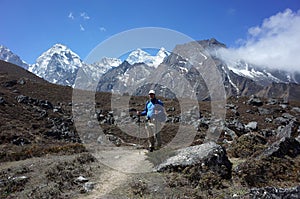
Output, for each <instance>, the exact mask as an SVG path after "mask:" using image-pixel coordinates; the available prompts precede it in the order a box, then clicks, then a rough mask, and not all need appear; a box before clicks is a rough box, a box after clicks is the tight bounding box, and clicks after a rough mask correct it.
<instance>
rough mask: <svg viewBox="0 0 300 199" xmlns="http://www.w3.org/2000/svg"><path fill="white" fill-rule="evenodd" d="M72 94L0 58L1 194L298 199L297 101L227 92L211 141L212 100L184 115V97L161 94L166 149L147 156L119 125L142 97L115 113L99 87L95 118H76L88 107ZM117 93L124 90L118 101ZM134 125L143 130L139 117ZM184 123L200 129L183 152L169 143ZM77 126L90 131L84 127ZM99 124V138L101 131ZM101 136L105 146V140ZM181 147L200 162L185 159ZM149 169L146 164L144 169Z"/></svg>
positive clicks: (186, 127)
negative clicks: (197, 111) (80, 105)
mask: <svg viewBox="0 0 300 199" xmlns="http://www.w3.org/2000/svg"><path fill="white" fill-rule="evenodd" d="M73 94H74V90H72V88H71V87H67V86H59V85H55V84H51V83H48V82H46V81H44V80H42V79H41V78H39V77H37V76H35V75H33V74H31V73H30V72H28V71H26V70H24V69H22V68H20V67H18V66H15V65H13V64H9V63H7V62H4V61H0V118H1V121H0V138H1V142H0V148H1V150H0V151H1V153H0V165H1V166H0V168H1V169H0V182H1V183H0V195H1V198H232V197H233V196H235V198H245V197H250V198H262V196H263V194H264V195H265V196H266V195H267V196H270V198H272V197H271V196H273V197H275V196H276V197H283V196H284V197H287V198H289V197H290V198H297V196H299V194H300V188H299V179H300V174H299V172H298V171H299V170H300V156H299V154H300V143H299V140H300V138H299V134H300V128H299V125H300V124H299V120H300V101H287V100H285V99H275V98H258V97H255V96H251V97H246V96H245V97H230V98H228V99H227V102H226V106H225V107H220V108H225V109H226V118H225V120H224V121H222V122H221V123H220V124H222V128H221V129H222V130H221V131H220V132H217V133H219V135H220V136H219V138H218V139H217V140H215V142H213V144H210V142H206V137H207V133H208V129H209V127H210V126H214V122H215V120H213V118H212V116H211V105H212V104H211V102H209V101H206V102H199V109H200V117H199V118H197V119H196V120H194V119H193V118H195V117H194V116H195V115H197V114H195V112H192V111H191V112H189V113H188V114H187V118H185V119H183V118H182V117H181V114H182V113H181V107H182V106H183V104H180V103H189V100H187V99H185V100H182V99H168V98H163V97H159V98H160V99H162V100H163V101H164V104H165V109H166V111H167V114H168V120H167V123H166V124H165V126H164V127H163V129H162V131H161V133H162V141H163V146H164V147H165V148H163V149H162V150H158V151H154V152H153V153H148V152H147V151H146V150H145V149H146V147H147V140H146V138H145V137H142V138H141V139H140V138H138V137H135V136H132V135H131V134H130V135H129V134H127V133H126V132H124V131H122V129H121V127H122V125H125V126H126V125H127V124H130V123H135V124H136V122H137V119H138V118H137V117H136V115H135V111H134V110H142V109H143V108H144V103H145V101H146V100H147V97H146V96H129V98H130V100H129V110H128V107H121V108H120V109H122V110H125V112H127V114H128V115H129V117H127V116H126V114H122V112H121V114H120V115H117V113H118V111H119V110H111V108H110V104H111V94H109V93H97V94H96V95H95V104H94V106H95V109H94V110H95V112H93V113H91V115H93V117H90V118H86V120H82V121H80V122H79V123H78V121H77V120H75V119H76V118H75V119H74V111H77V112H76V113H79V114H80V113H82V114H83V115H84V114H85V113H87V112H88V113H90V112H91V109H88V108H89V107H88V106H87V108H85V109H76V107H77V106H78V104H74V102H73V100H72V95H73ZM295 95H297V94H295ZM83 97H84V95H83ZM114 97H115V96H114ZM122 97H126V96H119V97H116V98H114V99H116V100H118V99H122ZM298 99H299V98H298ZM72 109H73V110H72ZM76 121H77V123H75V122H76ZM95 121H96V122H95ZM139 125H140V126H139V127H140V130H141V132H140V133H143V126H144V119H143V118H142V123H140V124H139ZM182 125H183V127H184V129H183V132H184V133H186V134H185V135H186V137H189V135H190V130H191V129H193V130H194V131H195V132H196V133H195V137H193V141H192V143H191V144H190V145H191V146H190V147H186V146H185V147H183V148H182V149H180V150H181V151H180V150H179V151H177V150H175V149H173V148H169V147H167V145H168V143H170V142H171V141H172V140H173V139H174V138H175V137H176V135H177V133H178V129H179V128H180V126H182ZM83 126H86V132H80V130H81V129H82V128H81V127H83ZM99 128H101V129H102V130H103V133H104V134H103V135H102V136H99V135H98V134H97V129H99ZM132 133H133V134H134V133H135V134H137V133H139V132H132ZM106 142H108V143H109V147H106V145H102V143H106ZM193 147H194V148H193ZM197 147H198V148H197ZM196 149H198V151H197V150H196ZM200 149H202V152H201V150H200ZM206 151H207V154H206V153H205V152H206ZM210 152H211V153H210ZM176 154H177V155H178V156H176ZM180 154H190V156H189V157H191V158H193V157H194V156H196V157H195V159H197V160H194V159H192V161H191V162H194V161H195V162H194V163H193V164H187V163H186V162H184V160H183V159H184V158H185V157H184V156H181V157H180ZM170 157H177V159H176V158H173V159H172V158H170ZM182 158H183V159H182ZM174 159H176V160H178V162H179V163H178V162H175V163H176V164H175V163H174V162H173V163H172V162H171V161H172V160H174ZM168 163H171V164H169V165H168ZM177 163H178V164H179V165H177ZM166 165H167V166H166ZM164 166H165V167H164ZM146 167H147V168H148V169H149V170H147V171H145V172H144V171H143V170H141V168H146ZM116 168H117V169H116ZM155 168H156V169H155ZM157 168H159V169H157ZM127 169H129V170H130V169H133V171H135V172H126V171H127ZM152 169H153V170H152ZM130 171H132V170H130ZM137 171H139V172H137ZM266 187H269V188H266Z"/></svg>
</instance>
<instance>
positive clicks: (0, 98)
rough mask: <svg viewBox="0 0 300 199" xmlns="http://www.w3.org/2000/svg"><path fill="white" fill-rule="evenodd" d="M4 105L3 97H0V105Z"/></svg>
mask: <svg viewBox="0 0 300 199" xmlns="http://www.w3.org/2000/svg"><path fill="white" fill-rule="evenodd" d="M4 104H5V100H4V98H3V97H0V105H4Z"/></svg>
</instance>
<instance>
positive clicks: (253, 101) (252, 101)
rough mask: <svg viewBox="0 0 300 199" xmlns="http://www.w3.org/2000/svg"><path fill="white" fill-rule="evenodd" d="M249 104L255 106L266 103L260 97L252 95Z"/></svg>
mask: <svg viewBox="0 0 300 199" xmlns="http://www.w3.org/2000/svg"><path fill="white" fill-rule="evenodd" d="M247 104H248V105H253V106H262V105H263V104H264V103H263V102H262V101H261V100H260V99H259V98H258V97H256V96H254V95H252V96H251V97H250V99H249V100H248V102H247Z"/></svg>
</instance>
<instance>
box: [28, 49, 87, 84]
mask: <svg viewBox="0 0 300 199" xmlns="http://www.w3.org/2000/svg"><path fill="white" fill-rule="evenodd" d="M81 67H83V62H82V61H81V59H80V57H79V56H78V55H77V54H76V53H74V52H73V51H71V50H70V49H69V48H68V47H66V46H64V45H62V44H55V45H54V46H53V47H51V48H50V49H49V50H47V51H46V52H44V53H43V54H42V55H41V56H40V57H38V59H37V60H36V63H35V64H33V65H32V66H30V67H29V71H30V72H32V73H34V74H36V75H38V76H39V77H42V78H43V79H45V80H47V81H49V82H52V83H55V84H61V85H68V86H72V85H73V84H74V80H75V78H76V73H77V71H78V69H79V68H81Z"/></svg>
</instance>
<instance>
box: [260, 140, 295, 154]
mask: <svg viewBox="0 0 300 199" xmlns="http://www.w3.org/2000/svg"><path fill="white" fill-rule="evenodd" d="M299 154H300V143H299V142H298V141H297V140H296V139H295V138H292V137H283V138H281V139H280V140H279V141H277V142H274V143H273V144H272V145H271V146H270V147H269V148H267V149H266V150H265V151H264V152H263V153H262V156H266V157H270V156H272V157H278V158H282V157H284V156H285V155H287V156H290V157H292V158H295V157H296V156H297V155H299Z"/></svg>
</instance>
